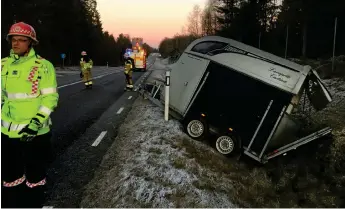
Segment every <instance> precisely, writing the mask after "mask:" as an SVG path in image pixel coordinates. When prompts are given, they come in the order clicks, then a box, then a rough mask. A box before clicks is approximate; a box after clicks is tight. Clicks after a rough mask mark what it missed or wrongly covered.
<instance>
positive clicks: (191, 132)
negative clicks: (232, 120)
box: [185, 119, 208, 141]
mask: <svg viewBox="0 0 345 209" xmlns="http://www.w3.org/2000/svg"><path fill="white" fill-rule="evenodd" d="M185 129H186V133H187V134H188V136H189V137H191V138H192V139H195V140H197V141H201V140H203V139H204V138H205V136H206V135H207V133H208V126H207V124H206V123H205V122H204V121H202V120H198V119H192V120H188V121H187V123H185Z"/></svg>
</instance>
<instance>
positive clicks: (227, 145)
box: [216, 135, 237, 155]
mask: <svg viewBox="0 0 345 209" xmlns="http://www.w3.org/2000/svg"><path fill="white" fill-rule="evenodd" d="M236 148H237V141H236V139H235V137H233V136H228V135H222V136H219V137H218V138H217V139H216V149H217V151H218V152H220V153H221V154H223V155H231V154H233V153H234V152H235V150H236Z"/></svg>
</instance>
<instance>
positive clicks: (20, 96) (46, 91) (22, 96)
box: [5, 87, 57, 99]
mask: <svg viewBox="0 0 345 209" xmlns="http://www.w3.org/2000/svg"><path fill="white" fill-rule="evenodd" d="M56 92H57V91H56V88H53V87H52V88H44V89H41V94H42V95H45V94H53V93H56ZM5 95H6V96H7V98H8V99H32V98H36V97H38V96H39V95H40V94H38V93H36V94H28V93H7V92H5Z"/></svg>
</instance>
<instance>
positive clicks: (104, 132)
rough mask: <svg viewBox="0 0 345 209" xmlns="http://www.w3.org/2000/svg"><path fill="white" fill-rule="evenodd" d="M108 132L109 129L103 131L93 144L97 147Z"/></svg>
mask: <svg viewBox="0 0 345 209" xmlns="http://www.w3.org/2000/svg"><path fill="white" fill-rule="evenodd" d="M106 134H107V131H102V132H101V134H100V135H99V136H98V137H97V139H96V140H95V141H94V142H93V144H92V145H91V146H93V147H97V145H98V144H99V143H100V142H101V141H102V139H103V138H104V136H105V135H106Z"/></svg>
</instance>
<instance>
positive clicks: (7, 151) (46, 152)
mask: <svg viewBox="0 0 345 209" xmlns="http://www.w3.org/2000/svg"><path fill="white" fill-rule="evenodd" d="M50 138H51V133H47V134H44V135H41V136H37V137H35V138H34V139H33V140H32V141H31V142H21V141H20V139H19V138H9V137H8V136H7V135H5V134H1V178H2V179H1V180H2V183H4V182H7V183H10V182H14V181H16V180H17V179H20V178H21V177H23V175H25V178H26V180H25V181H24V182H23V183H21V184H19V185H16V186H4V185H2V192H1V196H2V197H1V199H2V201H1V205H2V207H42V205H43V203H44V188H45V185H34V186H32V185H31V187H32V188H31V187H29V186H27V185H26V183H31V184H35V183H39V182H42V180H45V178H46V169H47V166H48V162H49V159H50V158H51V153H52V152H51V142H50Z"/></svg>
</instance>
